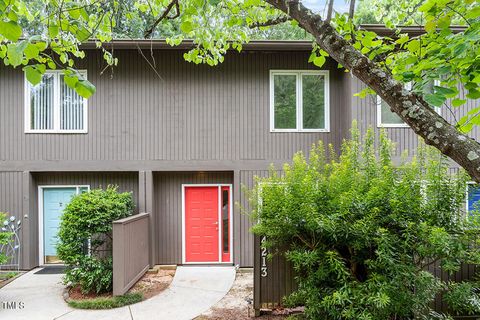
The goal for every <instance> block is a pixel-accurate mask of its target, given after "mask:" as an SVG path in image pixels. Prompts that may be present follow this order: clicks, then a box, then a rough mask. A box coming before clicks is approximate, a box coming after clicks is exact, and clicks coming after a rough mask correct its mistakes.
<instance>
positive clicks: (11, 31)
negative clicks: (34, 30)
mask: <svg viewBox="0 0 480 320" xmlns="http://www.w3.org/2000/svg"><path fill="white" fill-rule="evenodd" d="M0 34H1V35H3V36H4V37H5V38H7V39H8V40H10V41H14V42H15V41H18V39H20V37H21V36H22V28H21V27H20V26H19V25H18V23H16V22H15V21H8V22H5V21H0Z"/></svg>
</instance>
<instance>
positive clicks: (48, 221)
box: [39, 186, 89, 265]
mask: <svg viewBox="0 0 480 320" xmlns="http://www.w3.org/2000/svg"><path fill="white" fill-rule="evenodd" d="M88 189H89V187H88V186H58V187H57V186H48V187H47V186H44V187H39V217H40V219H39V220H40V223H39V225H40V230H39V231H40V237H41V241H40V265H43V264H52V263H62V261H60V259H58V256H57V249H56V246H57V241H58V237H57V235H58V228H59V227H60V218H61V216H62V214H63V210H64V209H65V207H66V206H67V205H68V204H69V203H70V200H71V199H72V197H73V196H74V195H76V194H79V193H81V192H85V191H87V190H88Z"/></svg>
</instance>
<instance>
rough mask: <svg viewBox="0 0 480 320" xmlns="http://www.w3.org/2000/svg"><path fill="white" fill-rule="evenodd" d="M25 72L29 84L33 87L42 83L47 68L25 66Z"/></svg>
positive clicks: (42, 66)
mask: <svg viewBox="0 0 480 320" xmlns="http://www.w3.org/2000/svg"><path fill="white" fill-rule="evenodd" d="M23 71H24V72H25V76H26V77H27V80H28V82H30V83H31V84H32V85H34V86H35V85H37V84H39V83H40V81H42V75H43V74H44V73H45V66H44V65H32V66H25V67H24V68H23Z"/></svg>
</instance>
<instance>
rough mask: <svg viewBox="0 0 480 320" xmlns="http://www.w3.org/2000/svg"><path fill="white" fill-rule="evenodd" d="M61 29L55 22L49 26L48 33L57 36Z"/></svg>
mask: <svg viewBox="0 0 480 320" xmlns="http://www.w3.org/2000/svg"><path fill="white" fill-rule="evenodd" d="M59 31H60V29H59V28H58V26H57V25H55V24H51V25H49V26H48V35H49V36H50V38H55V37H56V36H57V35H58V32H59Z"/></svg>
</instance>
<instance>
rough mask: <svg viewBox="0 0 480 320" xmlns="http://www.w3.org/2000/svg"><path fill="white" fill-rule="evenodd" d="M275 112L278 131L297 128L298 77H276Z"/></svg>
mask: <svg viewBox="0 0 480 320" xmlns="http://www.w3.org/2000/svg"><path fill="white" fill-rule="evenodd" d="M273 83H274V86H275V88H274V91H273V92H274V98H273V99H274V110H275V128H276V129H295V128H296V127H297V89H296V88H297V76H296V75H285V74H279V75H274V81H273Z"/></svg>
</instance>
